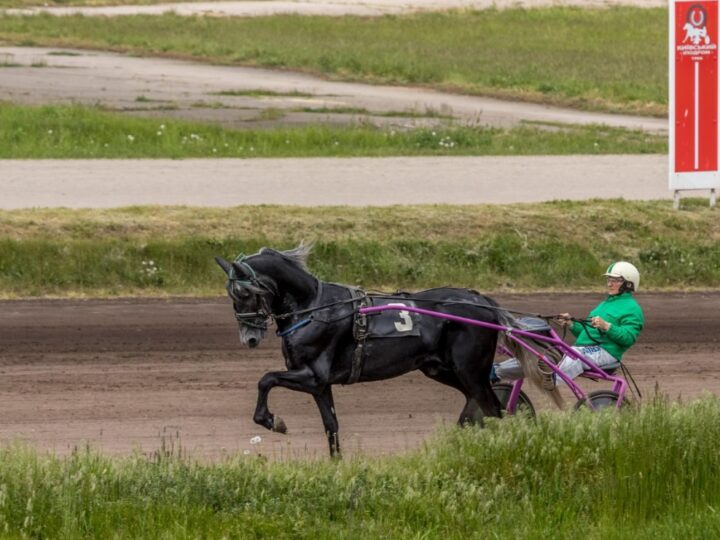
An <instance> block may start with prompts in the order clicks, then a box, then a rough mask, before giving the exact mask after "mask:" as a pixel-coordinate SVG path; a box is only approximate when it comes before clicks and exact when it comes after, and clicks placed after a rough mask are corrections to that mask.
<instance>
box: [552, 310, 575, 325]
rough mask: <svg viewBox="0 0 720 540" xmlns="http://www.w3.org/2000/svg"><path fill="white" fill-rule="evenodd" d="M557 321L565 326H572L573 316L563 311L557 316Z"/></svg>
mask: <svg viewBox="0 0 720 540" xmlns="http://www.w3.org/2000/svg"><path fill="white" fill-rule="evenodd" d="M555 321H556V322H557V323H558V324H559V325H560V326H563V327H567V326H572V323H573V322H572V316H571V315H570V314H569V313H561V314H560V315H558V316H557V317H555Z"/></svg>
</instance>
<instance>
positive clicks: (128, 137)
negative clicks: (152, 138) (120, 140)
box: [127, 135, 135, 142]
mask: <svg viewBox="0 0 720 540" xmlns="http://www.w3.org/2000/svg"><path fill="white" fill-rule="evenodd" d="M127 139H128V141H130V142H133V141H134V140H135V137H133V136H132V135H128V136H127Z"/></svg>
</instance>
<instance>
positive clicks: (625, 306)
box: [570, 292, 645, 361]
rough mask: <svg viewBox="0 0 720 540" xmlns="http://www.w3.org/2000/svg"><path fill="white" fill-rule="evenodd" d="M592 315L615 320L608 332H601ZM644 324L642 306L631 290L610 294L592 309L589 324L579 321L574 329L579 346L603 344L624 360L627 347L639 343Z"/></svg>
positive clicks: (603, 346)
mask: <svg viewBox="0 0 720 540" xmlns="http://www.w3.org/2000/svg"><path fill="white" fill-rule="evenodd" d="M591 317H602V319H603V320H606V321H607V322H609V323H610V324H611V326H610V329H609V330H608V331H607V332H601V331H600V330H598V329H597V328H593V327H592V326H590V323H589V319H590V318H591ZM644 324H645V318H644V317H643V311H642V308H641V307H640V305H639V304H638V303H637V302H636V301H635V298H633V294H632V293H631V292H624V293H622V294H617V295H614V296H608V297H607V298H606V299H605V300H604V301H603V302H600V303H599V304H598V305H597V307H596V308H595V309H593V310H592V311H591V312H590V315H588V324H587V325H585V326H583V325H582V324H580V323H579V322H574V323H573V325H572V326H571V327H570V331H571V332H572V333H573V334H574V335H575V337H576V338H577V339H576V340H575V345H576V346H581V347H583V346H587V345H600V346H601V347H602V348H603V349H605V350H606V351H607V352H609V353H610V354H611V355H612V356H613V357H614V358H616V359H617V360H618V361H620V360H622V356H623V354H625V351H627V350H628V349H629V348H630V347H631V346H632V344H633V343H635V340H636V339H637V337H638V335H640V330H642V329H643V326H644ZM593 339H594V340H595V341H593ZM598 342H599V343H598Z"/></svg>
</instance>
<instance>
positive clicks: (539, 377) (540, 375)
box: [497, 310, 564, 408]
mask: <svg viewBox="0 0 720 540" xmlns="http://www.w3.org/2000/svg"><path fill="white" fill-rule="evenodd" d="M497 313H498V324H500V325H502V326H504V327H506V328H508V329H509V330H507V331H505V332H499V334H500V335H499V342H500V345H502V346H503V347H505V348H506V349H507V350H508V351H510V353H511V354H512V355H513V356H514V357H515V358H516V359H517V360H518V362H520V366H521V367H522V371H523V375H524V377H525V378H526V379H529V380H530V381H531V382H532V383H533V384H534V385H535V386H537V387H538V388H539V389H541V390H542V391H543V392H545V393H547V394H548V395H549V396H550V397H551V398H552V400H553V402H554V403H555V405H557V407H558V408H563V405H564V402H563V398H562V396H561V395H560V391H559V390H558V388H557V386H556V385H555V384H551V385H548V384H547V381H548V378H549V374H548V372H547V371H548V369H549V368H545V363H544V362H543V361H542V360H540V359H539V358H537V357H535V355H533V354H532V353H531V352H530V351H528V350H527V349H526V348H525V347H523V346H522V345H520V344H519V343H518V342H517V341H515V340H514V339H511V338H510V335H509V334H510V333H511V332H512V329H514V328H520V326H519V325H518V322H517V319H515V317H513V316H512V315H511V314H510V313H509V312H507V311H505V310H498V312H497ZM523 339H525V341H529V342H531V343H532V345H533V346H534V348H536V349H538V352H540V353H541V354H543V355H548V353H549V351H548V348H547V346H546V345H545V344H544V343H543V342H541V341H536V340H533V339H526V338H523ZM543 368H545V369H544V370H543Z"/></svg>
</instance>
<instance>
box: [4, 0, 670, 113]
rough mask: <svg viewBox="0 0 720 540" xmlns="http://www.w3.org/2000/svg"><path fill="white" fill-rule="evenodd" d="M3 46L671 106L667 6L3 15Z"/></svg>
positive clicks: (626, 107) (603, 104)
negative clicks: (381, 13)
mask: <svg viewBox="0 0 720 540" xmlns="http://www.w3.org/2000/svg"><path fill="white" fill-rule="evenodd" d="M0 41H4V42H6V43H8V44H22V45H31V44H33V45H52V46H62V47H71V46H72V47H89V48H101V49H109V50H115V51H127V52H132V53H133V54H148V55H170V56H173V57H182V58H194V59H198V60H202V61H211V62H218V63H225V64H235V65H247V66H263V67H270V68H279V69H291V70H299V71H304V72H309V73H313V74H320V75H323V76H326V77H330V78H333V79H341V80H358V81H369V82H372V83H379V84H407V85H420V86H428V87H432V88H437V89H442V90H449V91H457V92H462V93H469V94H483V95H491V96H500V97H510V98H514V99H523V100H530V101H536V102H542V103H557V104H563V105H569V106H574V107H581V108H587V109H601V110H611V111H632V112H636V113H643V114H654V115H664V114H666V108H667V10H666V9H639V8H631V7H623V8H611V9H595V10H591V9H579V8H550V9H533V10H523V9H510V10H502V11H498V10H492V9H491V10H486V11H478V12H473V11H455V12H448V13H424V14H417V15H404V16H386V17H378V18H362V17H351V16H346V17H303V16H291V15H287V16H285V15H279V16H273V17H259V18H213V17H178V16H175V15H163V16H158V17H146V16H130V17H112V18H105V17H82V16H72V17H57V18H56V17H51V16H36V17H10V16H4V17H0Z"/></svg>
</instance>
